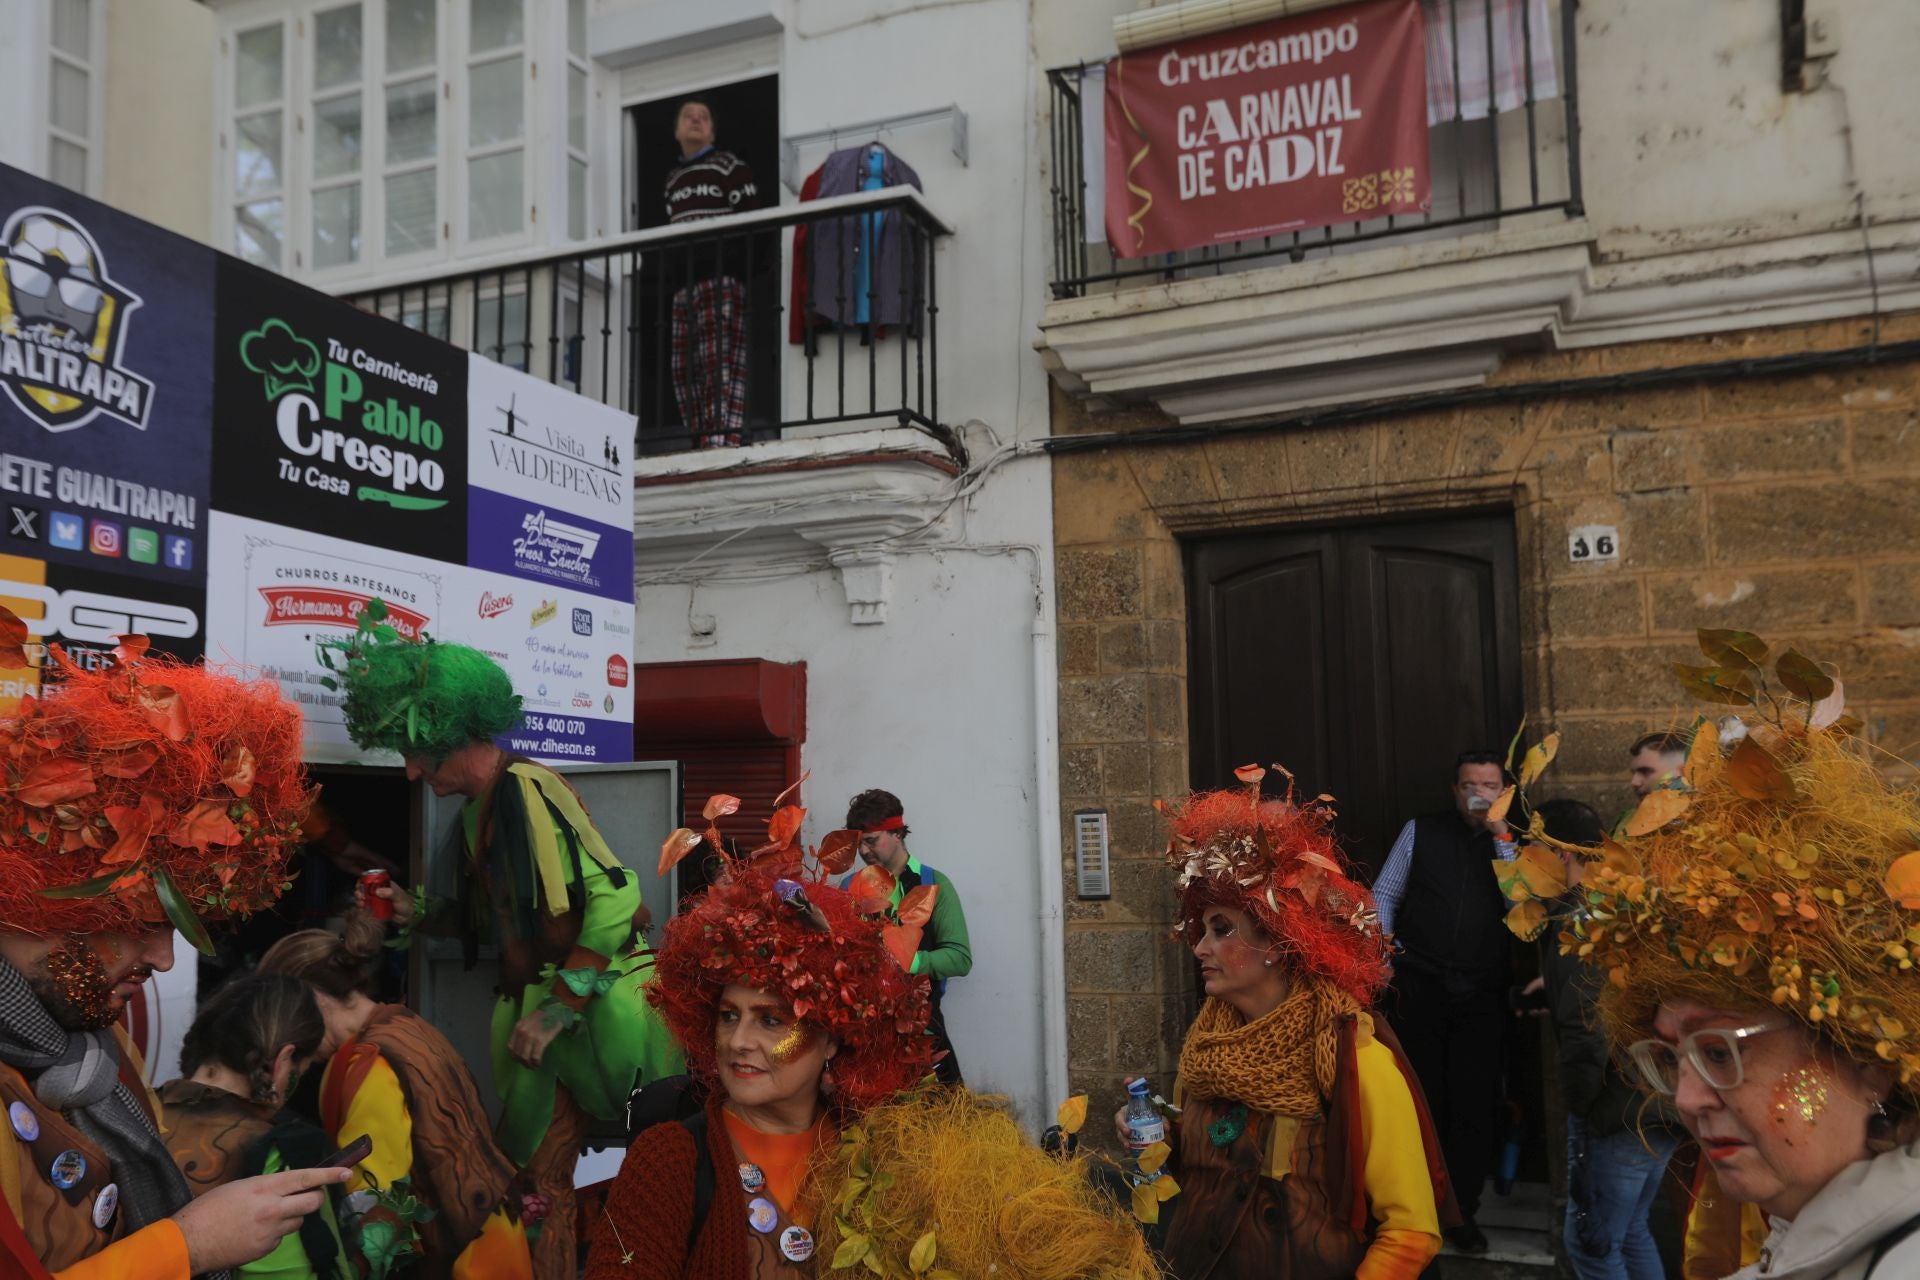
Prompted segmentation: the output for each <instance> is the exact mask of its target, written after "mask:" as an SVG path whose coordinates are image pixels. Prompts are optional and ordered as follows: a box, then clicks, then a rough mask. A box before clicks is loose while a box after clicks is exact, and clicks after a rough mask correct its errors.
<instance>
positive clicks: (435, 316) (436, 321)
mask: <svg viewBox="0 0 1920 1280" xmlns="http://www.w3.org/2000/svg"><path fill="white" fill-rule="evenodd" d="M447 318H448V312H447V305H446V303H444V302H435V303H432V304H431V305H429V306H428V307H427V314H426V321H425V323H424V324H423V323H422V322H421V316H420V306H419V304H418V303H408V304H407V306H406V308H405V309H404V310H403V311H402V312H401V313H400V323H401V324H403V325H405V326H407V328H409V329H418V330H420V331H422V332H423V333H425V334H427V335H428V336H429V337H433V338H438V339H440V340H441V341H442V342H445V341H446V340H447V332H448V330H447Z"/></svg>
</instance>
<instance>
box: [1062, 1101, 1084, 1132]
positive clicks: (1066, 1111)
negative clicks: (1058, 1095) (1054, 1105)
mask: <svg viewBox="0 0 1920 1280" xmlns="http://www.w3.org/2000/svg"><path fill="white" fill-rule="evenodd" d="M1054 1119H1055V1120H1056V1121H1058V1122H1059V1125H1060V1127H1061V1128H1062V1129H1063V1130H1065V1131H1066V1132H1068V1133H1078V1132H1080V1130H1081V1127H1082V1126H1084V1125H1085V1124H1086V1123H1087V1095H1086V1094H1084V1093H1076V1094H1075V1095H1074V1096H1073V1097H1071V1098H1068V1099H1067V1100H1066V1101H1065V1102H1063V1103H1061V1104H1060V1110H1059V1112H1058V1114H1056V1115H1055V1116H1054Z"/></svg>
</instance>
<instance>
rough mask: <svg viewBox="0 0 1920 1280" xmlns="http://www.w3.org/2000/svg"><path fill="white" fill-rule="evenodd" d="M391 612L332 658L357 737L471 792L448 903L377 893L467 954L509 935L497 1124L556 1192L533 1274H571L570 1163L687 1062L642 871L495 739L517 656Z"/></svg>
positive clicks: (438, 786) (565, 788) (377, 612)
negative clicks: (659, 974)
mask: <svg viewBox="0 0 1920 1280" xmlns="http://www.w3.org/2000/svg"><path fill="white" fill-rule="evenodd" d="M385 616H386V610H385V607H384V605H383V604H382V603H381V602H380V601H377V600H376V601H374V602H373V604H371V605H369V606H368V608H367V609H365V610H364V611H363V612H362V614H361V618H360V625H359V629H358V630H357V631H356V633H355V634H354V636H353V638H352V639H351V640H347V641H340V642H333V643H330V644H327V645H323V646H322V647H321V650H320V653H321V660H322V662H324V663H325V664H326V665H327V666H328V667H329V668H331V669H333V670H335V671H337V672H338V673H339V678H338V680H337V682H336V683H337V684H338V686H339V687H340V688H342V689H344V691H345V694H346V699H345V704H344V708H343V709H344V711H345V713H346V722H347V732H348V734H349V735H350V736H351V737H352V738H353V741H354V742H355V743H356V744H357V745H359V746H361V747H363V748H369V749H374V748H379V749H385V750H390V751H396V752H398V753H399V754H400V756H401V757H402V758H403V759H404V760H405V761H406V766H407V777H408V778H409V779H415V780H419V781H423V782H425V783H426V784H427V785H428V786H430V787H432V788H433V791H434V794H435V795H440V796H451V795H462V796H465V797H466V799H467V803H466V806H465V808H464V809H463V810H462V812H461V822H460V826H459V829H458V835H457V837H456V838H457V840H458V841H459V844H460V849H459V852H458V853H457V854H456V855H455V856H459V857H462V858H464V866H463V870H464V872H465V874H463V875H461V876H460V877H459V883H460V891H459V897H458V900H457V901H455V902H453V903H451V904H449V903H434V902H428V901H427V900H426V899H425V895H424V894H416V895H408V894H406V893H405V892H404V891H400V892H396V891H394V890H392V889H387V890H379V891H377V892H379V893H381V894H382V896H386V897H390V898H391V899H392V900H393V902H394V906H395V911H394V919H395V921H396V923H398V924H399V925H400V926H401V928H402V930H403V934H404V936H411V934H412V933H413V932H414V931H415V930H416V929H420V928H425V929H427V930H429V931H431V932H440V933H454V934H457V935H458V936H459V937H460V938H461V939H462V941H463V942H464V944H465V946H466V956H467V965H468V967H469V968H471V967H472V966H473V965H474V964H475V963H476V961H477V955H478V948H479V943H480V941H481V939H482V938H483V937H484V938H490V939H491V940H492V941H494V942H495V943H497V944H498V946H499V950H500V968H501V973H500V982H499V986H498V988H497V990H498V992H499V997H500V998H499V1000H498V1001H497V1002H496V1003H495V1005H494V1010H493V1026H492V1048H493V1071H494V1081H495V1084H496V1086H497V1087H498V1089H499V1090H500V1095H501V1103H502V1106H501V1113H500V1121H499V1124H498V1126H497V1128H496V1132H495V1137H496V1138H497V1139H498V1141H499V1143H500V1146H501V1149H502V1150H504V1151H505V1152H506V1154H507V1157H508V1158H509V1159H511V1160H512V1161H514V1163H515V1164H517V1165H519V1166H521V1167H522V1168H524V1169H526V1170H527V1171H528V1174H529V1177H530V1178H531V1180H532V1182H533V1184H534V1186H535V1187H536V1188H537V1189H538V1190H539V1192H540V1194H541V1195H543V1196H545V1197H547V1199H548V1200H549V1201H550V1202H551V1204H552V1212H551V1213H550V1214H549V1215H548V1216H547V1219H546V1221H545V1222H544V1223H543V1224H542V1227H541V1231H540V1235H539V1238H538V1239H536V1240H535V1241H534V1243H533V1248H534V1269H535V1272H536V1274H539V1275H542V1276H549V1275H551V1276H562V1275H571V1274H573V1269H574V1265H575V1263H574V1210H573V1166H574V1164H575V1162H576V1160H577V1158H578V1156H579V1154H580V1149H581V1146H582V1144H583V1142H584V1140H585V1138H586V1135H587V1132H588V1129H589V1127H590V1125H591V1123H592V1121H593V1120H601V1121H616V1120H618V1119H619V1118H620V1117H621V1116H622V1115H623V1114H624V1109H625V1106H626V1102H627V1099H628V1097H629V1095H630V1094H631V1093H632V1091H633V1089H634V1088H635V1087H636V1086H638V1085H641V1084H645V1083H647V1082H649V1081H652V1080H655V1079H658V1078H660V1077H662V1076H668V1075H674V1074H677V1073H678V1072H680V1071H681V1070H683V1066H682V1061H681V1057H680V1052H679V1049H678V1047H677V1046H676V1045H675V1044H674V1041H673V1038H672V1036H671V1035H670V1034H669V1033H668V1032H667V1031H666V1029H665V1027H664V1026H663V1025H662V1024H661V1022H660V1021H659V1017H658V1015H657V1014H656V1013H655V1012H654V1011H653V1008H652V1006H651V1005H649V1004H648V1003H647V1001H646V998H645V995H644V989H645V986H646V983H647V980H648V979H649V977H650V976H651V974H652V969H653V956H652V953H651V952H650V951H649V950H648V948H647V945H646V941H645V933H644V930H645V928H646V924H647V920H648V916H647V913H646V909H645V908H644V906H643V905H642V904H641V901H640V885H639V882H638V880H637V879H636V878H635V877H634V875H633V873H632V872H630V871H628V870H627V869H626V868H625V867H623V866H622V865H621V863H620V861H619V859H618V858H617V857H615V856H614V853H613V851H612V850H611V849H610V848H608V846H607V842H606V840H605V838H604V837H602V836H601V834H600V832H599V830H598V829H597V828H596V827H595V826H594V824H593V818H592V816H591V815H590V814H588V812H587V809H586V806H585V805H584V804H583V803H582V802H581V800H580V797H579V795H578V794H576V793H575V792H574V790H573V788H572V787H571V786H569V785H568V784H567V782H566V780H565V779H563V778H562V777H560V775H559V774H557V773H555V772H554V771H553V770H551V769H549V768H547V767H546V766H545V765H542V764H538V763H536V762H534V761H532V760H529V759H526V758H525V757H523V756H516V755H511V754H509V753H508V752H506V751H503V750H502V749H501V748H500V747H498V746H497V745H495V743H494V741H493V739H494V738H495V737H496V736H498V735H500V734H503V733H505V732H507V731H508V730H510V729H511V728H513V726H514V725H516V724H518V723H519V721H520V697H519V695H517V694H516V693H514V691H513V684H512V681H510V680H509V679H508V678H507V673H506V672H505V671H502V670H501V669H500V667H499V666H498V665H497V664H496V663H495V662H494V661H493V659H491V658H489V657H487V655H486V654H484V653H481V652H480V651H479V650H478V649H473V648H469V647H468V646H466V645H459V644H448V643H445V642H442V641H437V640H433V639H431V638H429V637H426V636H424V635H423V636H422V637H421V638H420V639H419V640H410V639H407V638H405V637H402V636H401V635H400V634H399V633H398V632H397V631H396V630H395V629H394V628H393V627H391V626H389V625H387V624H386V623H385V621H384V618H385Z"/></svg>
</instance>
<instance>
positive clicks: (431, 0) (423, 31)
mask: <svg viewBox="0 0 1920 1280" xmlns="http://www.w3.org/2000/svg"><path fill="white" fill-rule="evenodd" d="M438 9H439V6H438V4H436V3H435V0H387V70H389V71H406V70H408V69H409V68H411V67H430V66H432V65H433V64H434V15H435V14H436V12H437V11H438Z"/></svg>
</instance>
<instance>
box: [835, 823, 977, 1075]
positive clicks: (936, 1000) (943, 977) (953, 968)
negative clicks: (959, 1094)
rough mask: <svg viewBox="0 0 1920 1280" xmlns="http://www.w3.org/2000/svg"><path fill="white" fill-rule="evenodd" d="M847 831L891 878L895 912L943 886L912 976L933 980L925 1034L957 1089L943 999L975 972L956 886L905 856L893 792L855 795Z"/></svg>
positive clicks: (937, 1070) (939, 1067)
mask: <svg viewBox="0 0 1920 1280" xmlns="http://www.w3.org/2000/svg"><path fill="white" fill-rule="evenodd" d="M847 826H848V828H849V829H851V830H854V831H858V832H860V833H861V835H860V856H861V858H863V859H864V860H865V861H866V862H867V864H868V865H870V866H875V867H879V868H881V869H882V870H883V871H885V872H886V873H887V874H888V875H890V876H892V877H893V880H894V888H893V901H892V904H891V905H892V906H893V907H894V908H896V909H897V908H898V907H899V906H900V903H901V900H902V899H904V898H905V897H906V896H907V894H908V893H910V892H912V891H913V890H914V889H917V888H919V887H920V886H921V885H923V884H932V885H938V886H939V892H938V893H936V894H935V895H934V899H933V918H932V919H931V920H928V921H927V926H926V930H925V932H924V933H922V934H921V935H920V950H919V951H918V952H917V953H915V955H914V957H913V967H912V970H911V971H912V972H914V973H924V974H926V975H927V977H928V978H930V979H932V981H933V992H932V996H933V1016H932V1017H931V1018H929V1019H928V1020H927V1033H928V1034H929V1035H931V1036H932V1037H933V1038H934V1043H935V1045H936V1046H937V1047H938V1048H940V1049H942V1050H944V1051H945V1053H946V1056H945V1057H943V1058H941V1059H940V1061H939V1062H937V1063H935V1064H934V1068H933V1074H934V1075H935V1076H936V1077H937V1078H938V1079H939V1080H940V1082H941V1083H942V1084H959V1083H960V1060H959V1058H957V1057H955V1056H954V1052H953V1042H952V1041H951V1040H949V1039H948V1038H947V1020H946V1017H945V1016H944V1015H943V1014H942V1013H941V1012H940V999H941V997H942V996H944V995H945V994H946V991H947V979H949V978H964V977H965V976H966V975H967V974H968V973H970V972H972V970H973V944H972V943H971V942H970V941H969V940H968V938H967V913H966V911H965V910H964V909H963V908H962V907H961V906H960V895H959V894H958V893H956V892H954V888H953V881H951V880H949V879H947V877H946V876H944V875H942V874H941V873H940V872H938V871H935V870H934V869H933V868H932V867H929V866H927V865H926V864H924V863H922V862H921V861H920V859H918V858H916V857H914V856H913V855H912V854H911V853H908V852H907V837H908V836H909V835H911V834H912V832H911V830H910V829H909V828H908V826H907V819H906V810H905V808H904V807H903V806H902V805H901V803H900V798H899V797H898V796H896V795H894V794H893V793H892V792H891V791H878V790H875V791H862V792H861V793H860V794H859V795H857V796H855V797H854V798H853V799H852V800H850V801H849V802H848V803H847Z"/></svg>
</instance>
